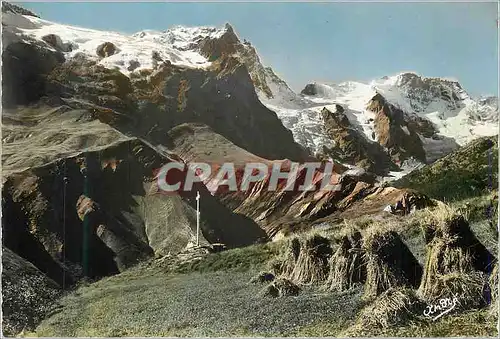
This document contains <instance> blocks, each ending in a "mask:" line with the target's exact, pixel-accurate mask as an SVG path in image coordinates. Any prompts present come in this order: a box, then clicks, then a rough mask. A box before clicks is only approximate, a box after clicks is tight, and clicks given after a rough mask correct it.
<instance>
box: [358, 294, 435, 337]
mask: <svg viewBox="0 0 500 339" xmlns="http://www.w3.org/2000/svg"><path fill="white" fill-rule="evenodd" d="M424 309H425V304H424V303H423V302H422V301H420V300H419V299H418V297H417V295H416V293H415V291H414V290H412V289H409V288H401V287H399V288H390V289H388V290H387V291H385V292H383V293H382V294H381V295H380V296H378V297H377V299H375V300H374V301H373V303H371V304H370V305H369V306H367V307H365V308H364V309H363V311H362V312H361V314H360V317H359V321H358V323H359V325H360V326H361V327H365V328H366V327H372V326H376V327H379V328H387V327H391V326H397V325H403V324H406V323H408V322H409V321H412V320H416V319H417V318H418V317H419V316H420V315H422V312H423V310H424Z"/></svg>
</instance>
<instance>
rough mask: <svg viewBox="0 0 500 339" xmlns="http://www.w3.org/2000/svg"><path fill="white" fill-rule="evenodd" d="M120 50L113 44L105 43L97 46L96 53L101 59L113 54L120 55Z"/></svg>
mask: <svg viewBox="0 0 500 339" xmlns="http://www.w3.org/2000/svg"><path fill="white" fill-rule="evenodd" d="M119 51H120V50H119V49H118V48H117V47H116V46H115V45H114V44H113V43H112V42H104V43H102V44H100V45H99V46H97V49H96V53H97V55H98V56H100V57H101V58H107V57H109V56H112V55H113V54H116V53H118V52H119Z"/></svg>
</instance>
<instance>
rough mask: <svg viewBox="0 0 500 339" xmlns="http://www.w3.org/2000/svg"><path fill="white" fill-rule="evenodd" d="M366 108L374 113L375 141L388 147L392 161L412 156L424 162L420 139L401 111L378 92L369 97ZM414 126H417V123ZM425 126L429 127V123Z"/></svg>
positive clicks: (424, 157) (399, 160) (400, 160)
mask: <svg viewBox="0 0 500 339" xmlns="http://www.w3.org/2000/svg"><path fill="white" fill-rule="evenodd" d="M367 109H369V110H370V111H372V112H374V113H375V121H374V127H375V135H376V139H377V142H378V143H380V145H382V146H383V147H385V148H386V149H388V154H389V156H390V157H391V158H392V159H393V160H394V161H397V162H398V163H399V162H402V161H404V160H406V159H409V158H410V157H413V158H415V159H417V160H420V161H421V162H424V163H425V162H426V156H425V151H424V147H423V145H422V141H421V140H420V138H419V136H418V134H417V132H416V131H415V130H414V129H413V128H412V129H410V128H409V126H408V123H407V122H406V121H405V114H404V113H403V111H401V110H400V109H398V108H396V107H395V106H393V105H391V104H389V103H388V102H387V101H386V100H385V99H384V97H383V96H382V95H380V94H377V95H375V96H374V97H373V98H372V99H371V101H370V102H369V103H368V105H367ZM411 126H412V127H413V126H415V124H413V125H411ZM416 126H419V125H418V123H417V124H416ZM426 127H427V128H429V125H427V126H426Z"/></svg>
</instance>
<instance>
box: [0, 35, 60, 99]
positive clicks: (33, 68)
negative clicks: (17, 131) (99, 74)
mask: <svg viewBox="0 0 500 339" xmlns="http://www.w3.org/2000/svg"><path fill="white" fill-rule="evenodd" d="M63 62H64V56H63V55H62V54H61V53H60V52H55V51H51V50H49V49H47V48H45V47H44V46H42V45H41V43H33V44H30V43H25V42H14V43H11V44H9V45H8V46H6V47H5V49H4V50H3V53H2V85H3V92H2V105H3V107H13V106H15V105H26V104H30V103H33V102H36V101H37V100H39V99H40V98H41V97H42V96H44V95H46V92H47V81H46V77H47V75H48V74H49V73H50V72H51V71H52V70H53V69H54V68H55V67H56V66H57V65H60V64H61V63H63Z"/></svg>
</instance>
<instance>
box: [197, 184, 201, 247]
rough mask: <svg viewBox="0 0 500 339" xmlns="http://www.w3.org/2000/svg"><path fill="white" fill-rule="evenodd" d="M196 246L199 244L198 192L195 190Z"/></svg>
mask: <svg viewBox="0 0 500 339" xmlns="http://www.w3.org/2000/svg"><path fill="white" fill-rule="evenodd" d="M196 246H200V192H198V191H197V192H196Z"/></svg>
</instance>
